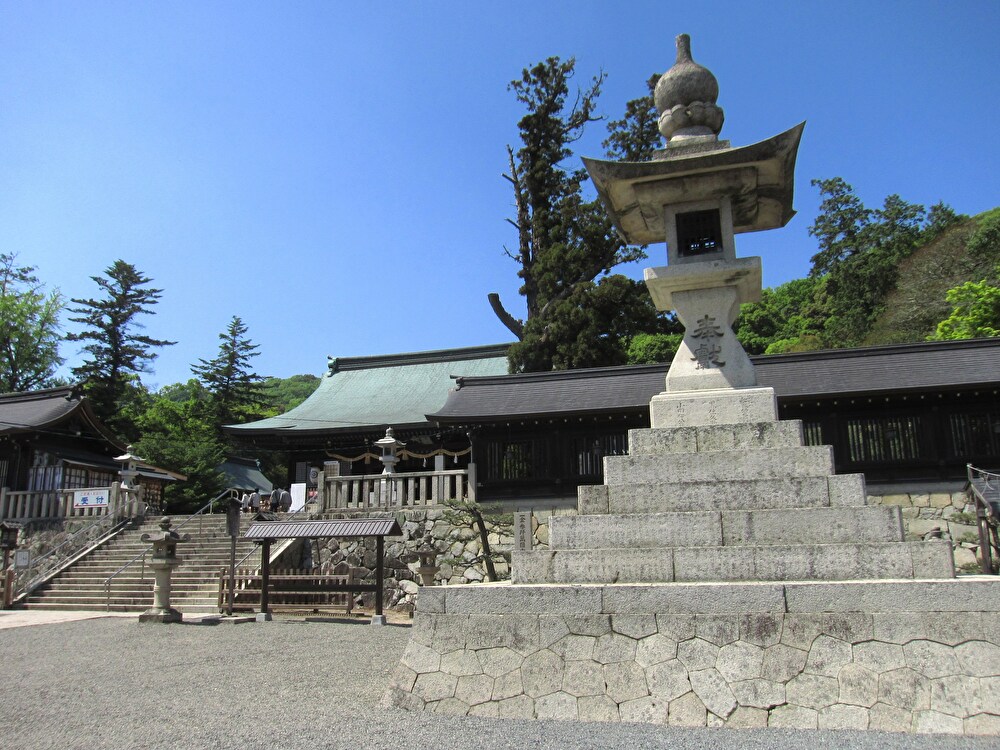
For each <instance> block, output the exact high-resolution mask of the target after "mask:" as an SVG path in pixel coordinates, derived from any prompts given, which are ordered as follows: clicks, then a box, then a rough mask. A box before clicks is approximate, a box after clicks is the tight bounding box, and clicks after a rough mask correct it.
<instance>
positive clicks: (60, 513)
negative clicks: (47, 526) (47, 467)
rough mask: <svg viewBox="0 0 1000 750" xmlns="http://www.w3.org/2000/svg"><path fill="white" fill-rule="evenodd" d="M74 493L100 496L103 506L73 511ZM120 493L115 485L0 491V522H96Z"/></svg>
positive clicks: (119, 496) (105, 513)
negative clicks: (82, 520) (60, 520)
mask: <svg viewBox="0 0 1000 750" xmlns="http://www.w3.org/2000/svg"><path fill="white" fill-rule="evenodd" d="M76 493H84V494H86V493H90V494H92V495H100V494H103V496H104V497H105V498H107V504H100V505H96V504H95V505H90V506H84V507H74V502H73V500H74V497H75V495H76ZM122 496H123V493H121V491H120V490H119V487H118V483H117V482H116V483H115V484H113V485H111V486H110V487H89V488H79V489H72V490H67V489H61V490H44V491H35V490H26V491H22V490H18V491H14V490H8V489H7V488H6V487H4V488H2V489H0V521H7V520H10V521H47V520H53V521H54V520H59V519H67V518H69V519H76V518H98V517H100V516H104V515H107V513H108V511H109V509H110V508H114V507H116V506H117V505H118V503H119V499H120V498H122Z"/></svg>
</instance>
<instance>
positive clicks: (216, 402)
mask: <svg viewBox="0 0 1000 750" xmlns="http://www.w3.org/2000/svg"><path fill="white" fill-rule="evenodd" d="M246 333H247V327H246V325H245V324H244V323H243V321H242V320H241V319H240V318H239V317H238V316H235V315H234V316H233V318H232V320H231V321H229V325H228V326H227V327H226V330H225V331H224V332H223V333H220V334H219V340H220V341H221V342H222V343H221V344H219V354H218V356H216V357H215V358H214V359H209V360H205V359H199V360H198V362H199V363H200V364H197V365H192V366H191V371H192V372H193V373H194V374H195V376H197V378H198V380H199V382H200V383H201V384H202V385H203V386H204V387H205V390H206V391H208V393H209V395H210V396H211V401H210V404H209V409H210V411H211V416H212V420H213V421H214V423H215V424H216V426H217V428H218V429H219V430H220V432H221V427H222V425H226V424H234V423H237V422H241V421H246V420H247V419H248V418H255V417H258V416H260V415H262V414H263V413H264V411H266V409H267V408H268V406H269V401H268V399H267V396H266V395H265V393H264V388H263V382H264V378H263V377H262V376H260V375H257V374H256V373H254V372H253V371H251V369H250V360H251V359H253V358H254V357H256V356H258V354H259V353H258V351H257V349H258V348H259V347H258V346H257V345H256V344H253V343H252V342H251V341H250V339H249V338H248V337H247V335H246Z"/></svg>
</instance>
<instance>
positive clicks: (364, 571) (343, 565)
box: [279, 507, 575, 611]
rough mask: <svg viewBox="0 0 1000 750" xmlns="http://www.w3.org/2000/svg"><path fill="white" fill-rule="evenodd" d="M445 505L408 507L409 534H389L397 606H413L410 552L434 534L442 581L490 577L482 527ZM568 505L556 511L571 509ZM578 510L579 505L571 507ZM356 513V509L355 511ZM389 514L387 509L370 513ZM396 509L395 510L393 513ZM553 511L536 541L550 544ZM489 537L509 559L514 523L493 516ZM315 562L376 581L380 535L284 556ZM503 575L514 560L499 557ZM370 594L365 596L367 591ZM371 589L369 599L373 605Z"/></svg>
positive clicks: (388, 600)
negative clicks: (455, 516) (458, 519)
mask: <svg viewBox="0 0 1000 750" xmlns="http://www.w3.org/2000/svg"><path fill="white" fill-rule="evenodd" d="M444 512H445V511H444V509H442V508H440V507H430V508H426V509H421V510H408V511H403V512H401V513H400V514H399V515H400V516H402V518H400V526H401V527H402V529H403V537H402V538H399V537H394V538H388V539H386V546H385V559H384V562H383V565H384V569H385V574H386V579H385V584H384V585H385V604H386V606H388V607H393V608H395V609H399V610H404V611H412V610H413V606H414V601H415V598H416V594H417V591H418V588H419V587H418V581H419V579H420V576H418V575H417V573H416V569H417V564H416V563H415V562H413V560H412V558H411V557H410V556H411V555H412V554H413V553H414V552H416V550H417V549H418V548H419V547H420V546H421V545H423V544H424V542H425V541H426V540H427V538H428V537H430V540H431V544H432V545H433V547H434V548H435V549H436V550H437V551H438V560H437V564H438V565H439V566H440V570H438V572H437V574H436V575H435V576H434V582H435V584H437V585H444V584H447V585H457V584H467V583H480V582H483V581H485V580H487V579H486V566H485V564H484V563H483V562H482V561H481V560H480V561H476V558H477V557H479V556H480V555H481V553H482V544H481V542H480V539H479V533H478V531H474V530H473V529H471V528H468V527H456V526H452V525H450V524H448V523H446V522H445V521H444V520H443V515H444ZM565 512H567V511H556V512H555V513H557V514H559V513H565ZM568 512H570V513H573V512H575V511H568ZM355 515H356V514H355ZM368 515H372V516H376V517H384V516H386V515H387V514H385V513H372V514H368ZM392 515H394V514H392ZM552 515H553V511H548V510H546V511H540V512H538V513H536V514H535V515H534V516H533V517H532V530H533V533H534V544H535V545H537V546H538V547H547V546H548V540H549V533H548V531H549V518H551V517H552ZM324 517H326V518H341V517H349V516H348V515H347V514H329V513H328V514H325V516H324ZM487 529H488V530H489V532H490V533H489V536H488V539H489V543H490V547H491V548H492V550H493V551H494V552H497V553H502V554H504V555H505V556H506V557H507V559H508V560H509V557H510V550H511V547H512V545H513V541H514V540H513V535H512V531H511V529H510V528H509V525H508V527H500V528H498V527H497V525H496V524H493V523H490V522H487ZM307 561H308V562H310V563H311V564H312V565H315V566H326V567H329V568H332V569H333V572H335V573H338V574H344V573H347V572H348V570H349V569H351V568H353V569H354V574H355V576H356V577H357V578H358V579H359V580H365V581H368V582H371V583H374V575H375V574H374V568H375V540H374V539H368V540H336V539H325V540H321V541H320V542H318V543H316V544H315V545H314V546H313V547H312V549H311V550H310V551H309V553H308V554H306V553H304V551H303V550H302V549H301V548H300V547H296V548H292V549H290V550H289V551H288V553H287V555H286V556H283V557H282V561H281V562H280V563H279V565H288V566H291V567H298V566H300V565H303V564H304V563H305V562H307ZM495 567H496V572H497V575H498V577H500V578H501V579H506V578H509V577H510V566H509V564H508V562H506V561H501V560H498V561H496V562H495ZM362 598H363V599H364V597H362ZM370 598H371V596H370V595H368V598H367V599H364V601H365V604H366V605H370V604H371V602H370V601H369V600H370Z"/></svg>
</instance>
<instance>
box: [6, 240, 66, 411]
mask: <svg viewBox="0 0 1000 750" xmlns="http://www.w3.org/2000/svg"><path fill="white" fill-rule="evenodd" d="M16 261H17V257H16V256H15V255H8V254H6V253H4V254H0V392H3V393H14V392H17V391H30V390H35V389H37V388H46V387H48V386H50V385H52V384H53V382H54V381H53V376H54V375H55V371H56V369H57V368H58V367H59V365H61V364H62V362H63V360H62V358H61V357H60V356H59V340H60V338H61V334H60V332H59V327H60V326H59V315H60V313H61V312H62V309H63V297H62V295H61V294H59V292H58V291H53V292H49V293H46V292H45V286H44V285H43V284H41V283H40V282H39V281H38V279H37V278H36V277H35V267H34V266H21V267H19V266H17V265H16Z"/></svg>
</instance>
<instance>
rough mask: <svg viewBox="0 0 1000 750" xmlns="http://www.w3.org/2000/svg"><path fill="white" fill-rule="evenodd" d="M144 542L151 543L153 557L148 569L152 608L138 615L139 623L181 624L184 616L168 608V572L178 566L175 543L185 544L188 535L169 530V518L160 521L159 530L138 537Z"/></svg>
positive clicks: (178, 560)
mask: <svg viewBox="0 0 1000 750" xmlns="http://www.w3.org/2000/svg"><path fill="white" fill-rule="evenodd" d="M140 538H141V539H142V541H144V542H152V544H153V557H152V560H150V563H149V567H151V568H152V569H153V575H154V576H155V579H154V583H153V606H152V607H150V608H149V609H147V610H146V611H145V612H143V613H142V614H141V615H139V622H181V620H182V619H183V618H184V616H183V615H182V614H181V613H180V612H178V611H177V610H176V609H173V608H172V607H171V606H170V570H171V569H172V568H174V567H176V566H177V565H180V563H181V558H179V557H177V543H178V542H186V541H188V540H189V539H190V538H191V537H190V535H189V534H184V535H183V536H181V535H180V534H178V533H177V532H176V531H174V530H172V529H171V528H170V517H169V516H164V517H163V518H161V519H160V528H159V530H158V531H154V532H153V533H152V534H143V535H142V537H140Z"/></svg>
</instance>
